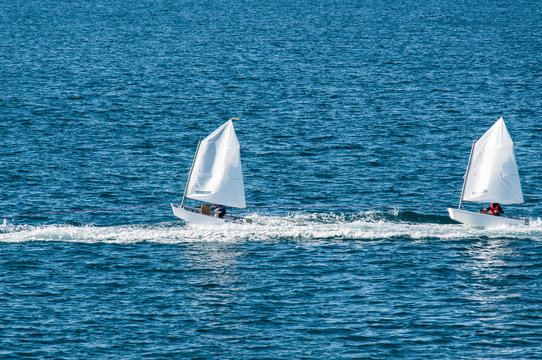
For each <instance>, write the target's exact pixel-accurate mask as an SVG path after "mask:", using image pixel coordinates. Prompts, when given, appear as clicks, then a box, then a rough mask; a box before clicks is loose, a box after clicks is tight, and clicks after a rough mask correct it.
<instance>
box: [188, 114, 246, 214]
mask: <svg viewBox="0 0 542 360" xmlns="http://www.w3.org/2000/svg"><path fill="white" fill-rule="evenodd" d="M186 197H188V198H190V199H194V200H199V201H204V202H209V203H213V204H221V205H226V206H232V207H238V208H245V207H246V202H245V187H244V183H243V170H242V168H241V152H240V146H239V141H238V140H237V136H236V134H235V129H234V128H233V122H232V120H228V121H227V122H226V123H224V124H223V125H222V126H221V127H219V128H218V129H216V130H215V131H213V132H212V133H211V134H210V135H209V136H207V137H206V138H205V139H203V140H202V141H201V143H200V145H199V150H198V153H197V155H196V158H195V159H194V166H193V168H192V172H191V176H190V179H189V180H188V186H187V190H186Z"/></svg>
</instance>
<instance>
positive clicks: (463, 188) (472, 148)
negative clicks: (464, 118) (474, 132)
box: [457, 138, 478, 210]
mask: <svg viewBox="0 0 542 360" xmlns="http://www.w3.org/2000/svg"><path fill="white" fill-rule="evenodd" d="M477 139H478V138H474V139H472V147H471V148H470V155H469V162H468V163H467V171H466V172H465V176H463V187H462V188H461V197H460V198H459V206H458V207H457V209H459V210H461V203H462V202H463V194H464V192H465V185H466V184H467V178H468V176H469V170H470V161H471V160H472V151H473V150H474V144H475V143H476V140H477Z"/></svg>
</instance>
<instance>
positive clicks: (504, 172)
mask: <svg viewBox="0 0 542 360" xmlns="http://www.w3.org/2000/svg"><path fill="white" fill-rule="evenodd" d="M463 200H464V201H471V202H479V203H487V202H489V203H491V202H497V203H501V204H505V205H506V204H521V203H523V192H522V191H521V183H520V179H519V173H518V168H517V164H516V157H515V155H514V143H513V142H512V139H511V138H510V134H509V133H508V130H507V129H506V126H505V125H504V120H503V119H502V117H501V118H500V119H499V120H497V122H496V123H495V124H493V126H492V127H491V128H490V129H489V130H488V131H487V132H486V133H485V134H484V135H483V136H482V137H481V138H480V139H479V140H478V141H477V142H476V143H475V144H474V149H473V152H472V159H471V165H470V168H469V172H468V174H466V183H465V192H464V195H463Z"/></svg>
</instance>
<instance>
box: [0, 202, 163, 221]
mask: <svg viewBox="0 0 542 360" xmlns="http://www.w3.org/2000/svg"><path fill="white" fill-rule="evenodd" d="M166 205H167V206H170V205H171V203H167V204H151V205H137V206H120V207H112V208H102V209H84V210H70V211H50V212H42V213H33V214H12V215H5V216H0V217H1V218H13V217H27V216H40V215H56V214H73V213H84V212H99V211H110V210H127V209H139V208H146V207H155V206H166Z"/></svg>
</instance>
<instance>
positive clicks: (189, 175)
mask: <svg viewBox="0 0 542 360" xmlns="http://www.w3.org/2000/svg"><path fill="white" fill-rule="evenodd" d="M200 144H201V138H200V139H199V141H198V146H197V147H196V153H195V154H194V158H193V159H192V165H191V166H190V171H189V172H188V178H187V179H186V185H185V186H184V192H183V199H182V200H181V207H183V204H184V199H185V198H186V189H188V184H189V183H190V179H191V178H192V170H194V162H195V161H196V157H197V156H198V151H199V146H200Z"/></svg>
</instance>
